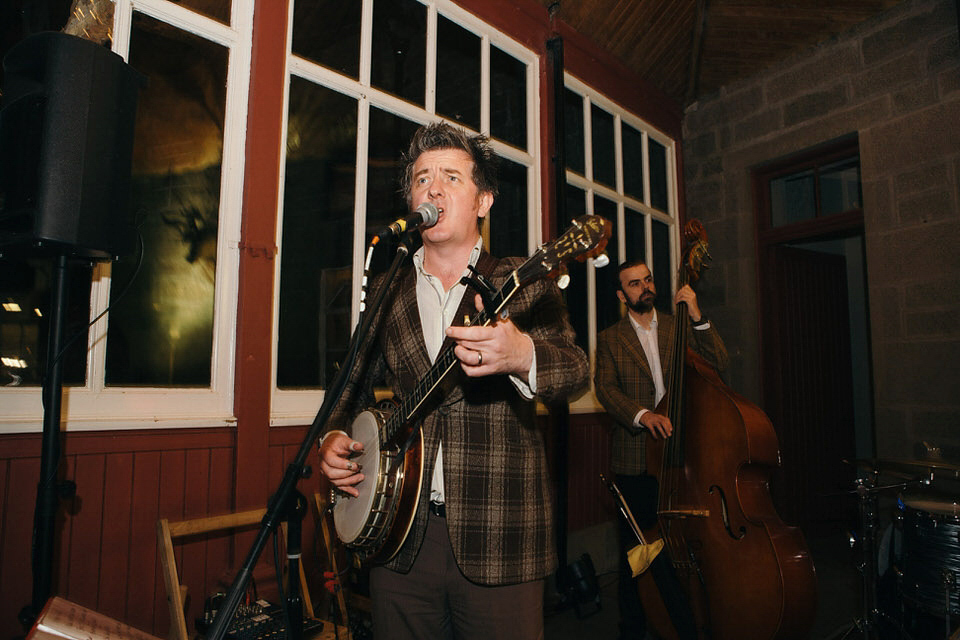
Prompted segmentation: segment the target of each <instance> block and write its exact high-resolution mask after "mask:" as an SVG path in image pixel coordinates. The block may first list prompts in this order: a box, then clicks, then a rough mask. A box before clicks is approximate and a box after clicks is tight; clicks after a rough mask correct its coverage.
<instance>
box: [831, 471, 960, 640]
mask: <svg viewBox="0 0 960 640" xmlns="http://www.w3.org/2000/svg"><path fill="white" fill-rule="evenodd" d="M851 464H853V465H855V466H856V467H857V468H858V470H864V469H865V470H866V473H861V474H860V475H859V476H858V477H857V479H856V480H855V488H854V490H853V491H852V493H854V494H855V495H856V496H857V498H858V504H859V511H860V513H859V515H860V532H859V534H858V535H854V534H851V536H850V544H851V546H854V545H856V544H857V543H859V545H860V551H861V558H862V559H861V561H860V563H859V565H858V569H859V571H860V573H861V576H862V586H863V594H862V612H861V616H860V617H859V618H857V619H856V620H855V621H854V623H853V624H852V625H851V627H850V628H849V629H848V630H847V632H846V633H845V634H844V635H843V636H841V637H842V638H848V637H857V636H859V637H862V638H864V639H867V640H887V639H894V638H896V639H898V640H899V639H905V640H920V639H923V640H933V639H936V638H944V640H960V625H958V623H960V584H958V577H960V465H955V464H950V463H947V462H945V461H942V460H887V459H868V460H856V461H854V462H852V463H851ZM881 479H883V480H884V481H889V482H888V483H887V484H881V482H880V481H881ZM881 494H884V495H886V496H888V497H889V498H891V500H887V501H885V504H889V503H890V502H891V501H892V499H893V498H895V502H893V506H892V511H893V513H892V515H891V517H890V518H889V523H887V524H886V526H885V527H884V530H883V531H882V532H881V531H879V526H880V517H879V516H880V514H879V504H880V500H879V498H880V496H881ZM878 534H879V535H878ZM878 538H879V539H878ZM854 633H856V634H857V635H855V636H851V634H854Z"/></svg>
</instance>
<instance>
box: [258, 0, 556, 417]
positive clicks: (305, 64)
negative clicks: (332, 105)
mask: <svg viewBox="0 0 960 640" xmlns="http://www.w3.org/2000/svg"><path fill="white" fill-rule="evenodd" d="M295 1H296V0H291V1H290V4H289V13H288V30H287V33H288V37H287V44H286V47H287V72H286V74H285V80H284V96H283V124H282V132H281V140H282V144H283V148H282V150H281V159H280V172H279V194H278V198H277V210H276V211H277V237H276V244H277V247H278V249H279V252H282V251H283V238H282V237H281V236H282V231H283V201H284V199H283V195H284V193H283V192H284V188H285V180H286V140H287V125H288V123H287V119H288V115H289V97H290V79H291V77H292V76H293V75H296V76H298V77H299V78H302V79H304V80H307V81H309V82H313V83H315V84H319V85H322V86H324V87H327V88H329V89H332V90H334V91H338V92H340V93H343V94H344V95H347V96H349V97H352V98H354V99H356V100H357V152H356V183H355V185H354V212H353V215H354V229H355V233H354V236H353V267H352V268H353V274H352V276H353V280H352V282H353V286H352V292H351V296H352V300H353V301H354V302H356V301H357V300H359V297H360V287H361V278H362V274H363V262H364V258H365V254H366V244H365V231H366V215H365V213H366V205H367V200H366V198H367V172H366V158H367V149H368V142H369V116H370V109H371V107H376V108H378V109H382V110H384V111H387V112H389V113H391V114H394V115H397V116H400V117H403V118H406V119H408V120H411V121H413V122H418V123H426V122H430V121H435V120H444V121H446V122H449V123H450V124H452V125H454V126H457V127H462V128H464V129H466V130H468V131H470V129H469V128H468V127H465V126H463V125H461V124H460V123H457V122H454V121H451V120H449V119H446V118H443V117H441V116H438V115H436V49H437V22H438V14H442V15H443V16H444V17H445V18H447V19H448V20H451V21H452V22H454V23H456V24H457V25H459V26H460V27H462V28H464V29H466V30H468V31H470V32H471V33H474V34H476V35H477V36H479V37H480V40H481V49H480V50H481V55H480V78H481V80H480V82H481V85H480V101H481V103H480V132H482V133H485V134H487V133H488V132H489V131H490V47H491V46H496V47H497V48H499V49H501V50H502V51H504V52H505V53H508V54H509V55H511V56H513V57H515V58H517V59H518V60H520V61H522V62H524V63H525V64H526V67H527V69H526V97H527V100H526V111H527V113H526V118H527V133H526V144H527V148H526V150H523V149H518V148H516V147H514V146H512V145H509V144H507V143H504V142H501V141H499V140H497V139H494V138H490V146H491V148H492V149H493V150H494V152H495V153H496V154H497V155H498V156H500V157H501V158H505V159H508V160H511V161H513V162H516V163H518V164H520V165H523V166H526V168H527V212H526V215H527V252H528V254H530V253H532V252H533V251H534V250H535V249H536V247H537V246H538V245H539V244H540V241H539V240H540V238H541V237H542V235H541V234H542V220H541V216H540V215H539V212H540V211H541V209H542V185H541V180H542V177H541V149H540V133H541V129H540V100H541V96H540V84H539V77H540V64H541V62H540V57H539V55H538V53H537V52H536V51H533V50H531V49H529V48H528V47H526V46H525V45H523V44H521V43H520V42H518V41H516V40H514V39H513V38H511V37H510V36H508V35H506V34H504V33H502V32H500V31H499V30H498V29H496V28H495V27H493V26H492V25H490V24H488V23H486V22H485V21H483V20H481V19H480V18H478V17H476V16H475V15H473V14H471V13H469V12H468V11H466V10H465V9H463V8H462V7H460V6H459V5H457V4H455V3H454V2H453V0H417V2H420V3H421V4H423V5H425V6H426V8H427V25H426V36H427V43H426V70H425V96H424V106H423V107H420V106H418V105H414V104H411V103H408V102H406V101H405V100H403V99H401V98H399V97H397V96H394V95H392V94H389V93H387V92H385V91H382V90H380V89H378V88H376V87H374V86H372V85H371V77H370V76H371V66H372V62H371V57H372V49H371V47H372V45H373V43H372V38H373V36H372V33H373V0H362V2H363V9H362V14H361V29H360V67H359V74H358V75H359V77H358V78H357V79H353V78H350V77H348V76H345V75H342V74H340V73H339V72H337V71H334V70H331V69H328V68H326V67H324V66H322V65H320V64H317V63H315V62H312V61H310V60H307V59H305V58H301V57H299V56H297V55H295V54H294V53H293V52H292V33H293V16H294V2H295ZM474 133H478V132H474ZM397 213H398V217H399V215H401V214H403V213H404V212H397ZM484 229H485V230H486V229H488V227H487V226H486V225H485V226H484ZM280 266H281V260H280V259H279V258H278V259H277V260H276V268H275V271H274V290H275V295H274V299H273V305H274V313H273V335H274V336H277V335H278V331H279V309H280V295H281V292H280V276H281V273H280ZM358 313H359V310H358V307H357V305H356V304H352V305H351V327H353V328H355V327H356V324H357V318H358ZM274 342H276V341H275V340H274ZM278 355H279V354H278V352H277V350H276V349H274V350H273V353H272V371H271V403H270V404H271V410H270V426H271V427H280V426H293V425H301V424H304V423H305V422H309V421H310V420H312V419H313V417H314V416H315V414H316V413H317V411H318V409H319V408H320V405H321V404H322V402H323V398H324V397H325V390H323V389H281V388H278V387H277V383H276V381H277V368H278Z"/></svg>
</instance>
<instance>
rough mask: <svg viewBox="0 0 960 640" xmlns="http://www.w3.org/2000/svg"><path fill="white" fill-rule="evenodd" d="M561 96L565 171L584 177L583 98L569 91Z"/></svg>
mask: <svg viewBox="0 0 960 640" xmlns="http://www.w3.org/2000/svg"><path fill="white" fill-rule="evenodd" d="M563 95H564V102H563V128H564V129H565V131H564V132H563V144H564V155H565V156H566V162H567V169H570V170H571V171H575V172H576V173H579V174H580V175H584V173H585V172H586V170H585V169H584V167H585V162H584V158H583V150H584V143H583V98H582V97H580V96H579V95H578V94H576V93H574V92H573V91H570V90H569V89H566V90H565V91H564V94H563Z"/></svg>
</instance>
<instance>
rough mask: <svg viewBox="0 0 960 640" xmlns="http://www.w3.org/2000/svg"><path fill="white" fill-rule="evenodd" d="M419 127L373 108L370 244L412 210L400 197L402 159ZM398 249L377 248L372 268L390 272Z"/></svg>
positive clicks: (382, 245)
mask: <svg viewBox="0 0 960 640" xmlns="http://www.w3.org/2000/svg"><path fill="white" fill-rule="evenodd" d="M419 126H420V125H418V124H417V123H416V122H411V121H410V120H407V119H405V118H401V117H400V116H396V115H394V114H392V113H387V112H386V111H383V110H382V109H377V108H376V107H371V108H370V143H369V145H370V146H369V150H368V153H369V156H368V158H367V163H368V166H367V236H366V240H367V242H368V243H369V241H370V240H371V239H372V237H373V235H374V234H375V233H377V232H379V231H380V229H382V228H383V227H385V226H387V225H388V224H390V223H391V222H393V221H394V220H396V219H397V218H400V217H402V216H404V215H406V213H407V211H408V209H409V208H408V206H407V201H406V199H405V197H404V195H403V194H402V193H400V178H401V177H402V176H401V174H402V172H403V159H402V155H403V154H404V153H405V152H406V151H407V147H409V146H410V138H412V137H413V134H414V133H415V132H416V130H417V128H418V127H419ZM396 246H397V245H396V240H392V241H391V242H386V243H385V242H381V243H380V244H378V245H377V250H376V251H375V252H374V256H373V261H372V262H371V267H370V270H371V271H372V272H373V273H378V272H381V271H385V270H386V269H387V267H388V266H389V265H390V260H391V259H392V258H393V254H394V252H395V250H396Z"/></svg>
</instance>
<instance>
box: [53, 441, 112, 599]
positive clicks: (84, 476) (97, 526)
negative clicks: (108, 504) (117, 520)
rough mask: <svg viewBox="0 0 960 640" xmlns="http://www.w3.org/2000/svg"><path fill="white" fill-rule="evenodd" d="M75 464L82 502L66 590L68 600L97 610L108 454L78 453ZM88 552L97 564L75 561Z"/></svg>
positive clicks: (75, 520) (73, 530)
mask: <svg viewBox="0 0 960 640" xmlns="http://www.w3.org/2000/svg"><path fill="white" fill-rule="evenodd" d="M75 464H76V467H75V474H76V475H75V481H76V483H77V495H76V497H75V498H74V502H79V506H78V508H77V509H76V512H75V513H74V514H73V516H72V519H73V524H72V526H71V534H70V546H69V558H70V560H71V562H70V569H71V570H70V572H69V573H68V576H67V584H66V588H65V589H63V592H64V593H65V594H66V597H67V599H68V600H72V601H73V602H76V603H77V604H79V605H81V606H84V607H89V608H91V609H95V610H98V609H100V607H101V603H100V602H98V601H97V591H98V583H99V578H100V571H101V570H102V564H103V558H102V557H101V556H100V550H101V545H100V535H101V532H102V530H103V527H104V525H105V523H104V520H103V474H104V469H105V467H106V456H105V455H104V454H95V455H83V456H78V457H77V459H76V463H75ZM87 555H89V556H92V557H94V558H97V564H96V566H93V567H82V566H81V565H80V564H79V563H77V562H75V561H74V559H80V558H84V556H87Z"/></svg>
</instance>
